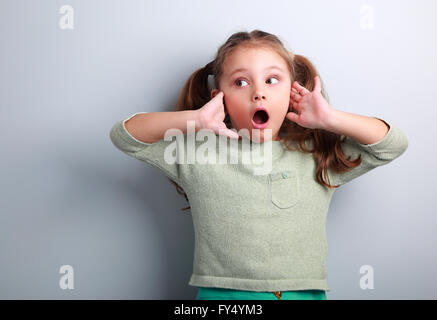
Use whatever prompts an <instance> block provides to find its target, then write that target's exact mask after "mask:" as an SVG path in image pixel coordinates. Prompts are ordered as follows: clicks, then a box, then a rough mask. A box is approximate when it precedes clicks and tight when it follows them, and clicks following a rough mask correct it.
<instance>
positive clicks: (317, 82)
mask: <svg viewBox="0 0 437 320" xmlns="http://www.w3.org/2000/svg"><path fill="white" fill-rule="evenodd" d="M314 82H315V86H314V91H316V92H321V91H322V86H321V84H320V78H319V76H315V77H314Z"/></svg>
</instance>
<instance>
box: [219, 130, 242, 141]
mask: <svg viewBox="0 0 437 320" xmlns="http://www.w3.org/2000/svg"><path fill="white" fill-rule="evenodd" d="M219 134H220V135H223V136H227V137H229V138H231V139H239V138H240V136H239V135H238V133H236V132H235V131H232V130H230V129H223V128H220V129H219Z"/></svg>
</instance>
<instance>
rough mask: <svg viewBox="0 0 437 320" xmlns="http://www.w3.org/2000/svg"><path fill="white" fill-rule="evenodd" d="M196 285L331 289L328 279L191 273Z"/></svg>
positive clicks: (259, 289)
mask: <svg viewBox="0 0 437 320" xmlns="http://www.w3.org/2000/svg"><path fill="white" fill-rule="evenodd" d="M188 284H189V285H191V286H196V287H216V288H227V289H235V290H247V291H272V292H273V291H289V290H325V291H330V289H329V286H328V281H327V280H326V279H272V280H259V279H241V278H227V277H212V276H202V275H196V274H193V275H191V278H190V281H189V283H188Z"/></svg>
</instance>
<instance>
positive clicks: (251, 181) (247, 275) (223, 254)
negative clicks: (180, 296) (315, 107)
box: [110, 112, 408, 291]
mask: <svg viewBox="0 0 437 320" xmlns="http://www.w3.org/2000/svg"><path fill="white" fill-rule="evenodd" d="M139 113H145V112H137V113H135V114H133V115H131V116H130V117H128V118H126V119H125V120H121V121H118V122H117V123H115V124H114V126H113V127H112V129H111V131H110V138H111V141H112V143H113V144H114V145H115V146H116V147H117V148H118V149H119V150H121V151H122V152H124V153H126V154H127V155H129V156H132V157H134V158H136V159H138V160H141V161H144V162H146V163H149V164H150V165H152V166H154V167H156V168H158V169H160V170H161V171H162V172H163V173H164V174H165V175H166V176H167V177H169V178H170V179H172V180H173V181H175V182H176V183H177V184H179V186H181V187H182V188H183V189H184V191H185V193H186V194H187V197H188V200H189V205H190V207H191V215H192V220H193V226H194V232H195V246H194V260H193V273H192V275H191V279H190V281H189V285H192V286H201V287H219V288H229V289H237V290H249V291H287V290H307V289H320V290H327V291H329V286H328V282H327V269H326V258H327V249H328V246H327V240H326V232H325V228H326V216H327V211H328V208H329V204H330V201H331V197H332V195H333V193H334V189H329V188H326V187H324V186H322V185H320V184H319V183H318V182H317V180H316V178H315V169H316V166H315V165H316V163H315V161H314V158H313V156H312V154H310V153H303V152H301V151H289V150H287V149H285V147H284V145H283V143H282V142H281V141H273V142H271V145H272V149H271V150H272V169H271V172H269V173H266V174H263V175H256V174H254V170H255V168H256V167H257V166H259V164H256V163H255V161H253V162H254V163H253V164H252V163H249V164H248V163H243V162H242V161H241V157H242V155H243V154H244V153H246V154H247V153H252V156H259V153H257V154H256V155H254V154H253V152H252V149H250V150H247V149H242V148H241V141H242V140H241V139H240V140H238V144H237V146H235V144H229V145H228V148H229V150H228V152H235V151H238V159H239V161H238V163H229V161H228V163H227V164H220V163H218V161H217V163H216V164H211V163H206V164H190V163H186V162H187V161H179V162H180V163H178V161H176V162H175V163H173V164H171V163H169V161H165V160H164V152H165V148H166V147H168V146H169V145H170V144H175V143H176V142H174V141H166V140H165V139H162V140H160V141H157V142H155V143H144V142H141V141H139V140H137V139H135V138H134V137H133V136H131V135H130V134H129V132H128V131H127V130H126V128H125V127H124V122H126V121H127V120H129V119H130V118H131V117H133V116H134V115H136V114H139ZM386 123H387V122H386ZM387 124H388V125H389V127H390V129H389V131H388V133H387V134H386V136H385V137H384V138H382V139H381V140H380V141H378V142H376V143H373V144H369V145H364V144H360V143H358V142H357V141H355V140H353V139H351V138H349V137H347V138H346V140H345V141H344V142H343V144H342V147H343V150H344V152H345V153H346V155H351V156H352V159H355V158H356V156H357V155H358V154H361V158H362V163H361V164H360V165H359V166H358V167H356V168H354V169H352V170H351V171H349V172H347V173H343V174H337V173H335V172H333V171H331V169H329V170H328V174H329V179H330V182H331V185H337V184H340V185H343V184H345V183H346V182H348V181H350V180H352V179H354V178H356V177H359V176H361V175H363V174H364V173H366V172H368V171H369V170H372V169H374V168H376V167H378V166H382V165H385V164H387V163H389V162H391V161H392V160H393V159H395V158H397V157H399V156H400V155H401V154H402V153H403V152H404V151H405V150H406V149H407V147H408V140H407V138H406V136H405V134H404V133H403V132H402V131H401V130H400V129H399V128H397V127H396V126H393V125H391V124H389V123H387ZM183 136H184V138H186V136H187V134H186V133H185V134H183ZM217 140H218V139H217ZM229 140H232V139H230V138H227V141H229ZM186 141H187V139H183V142H182V145H181V142H178V148H177V149H176V150H178V151H176V152H180V150H182V149H181V148H184V150H185V151H187V150H188V149H187V145H186ZM202 143H203V141H196V142H195V148H196V150H197V148H198V147H199V146H200V145H201V144H202ZM260 145H261V146H263V143H261V144H260ZM309 146H310V147H311V145H309ZM237 149H238V150H237ZM261 149H262V147H261ZM217 154H218V153H217ZM183 158H184V160H186V158H187V154H186V152H185V154H184V157H183ZM166 159H168V158H166Z"/></svg>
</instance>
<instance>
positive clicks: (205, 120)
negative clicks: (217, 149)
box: [197, 91, 240, 139]
mask: <svg viewBox="0 0 437 320" xmlns="http://www.w3.org/2000/svg"><path fill="white" fill-rule="evenodd" d="M223 97H224V93H223V91H220V92H219V93H217V94H216V95H215V97H214V98H212V99H211V100H210V101H209V102H208V103H206V104H205V105H204V106H203V107H202V108H200V109H198V110H197V121H198V123H199V129H211V130H213V131H214V132H215V133H216V134H220V135H224V136H227V137H229V138H232V139H238V138H239V137H240V136H239V135H238V133H237V132H235V131H233V130H231V129H228V128H227V127H226V124H225V123H224V122H223V120H224V119H225V116H226V115H225V107H224V105H223Z"/></svg>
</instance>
